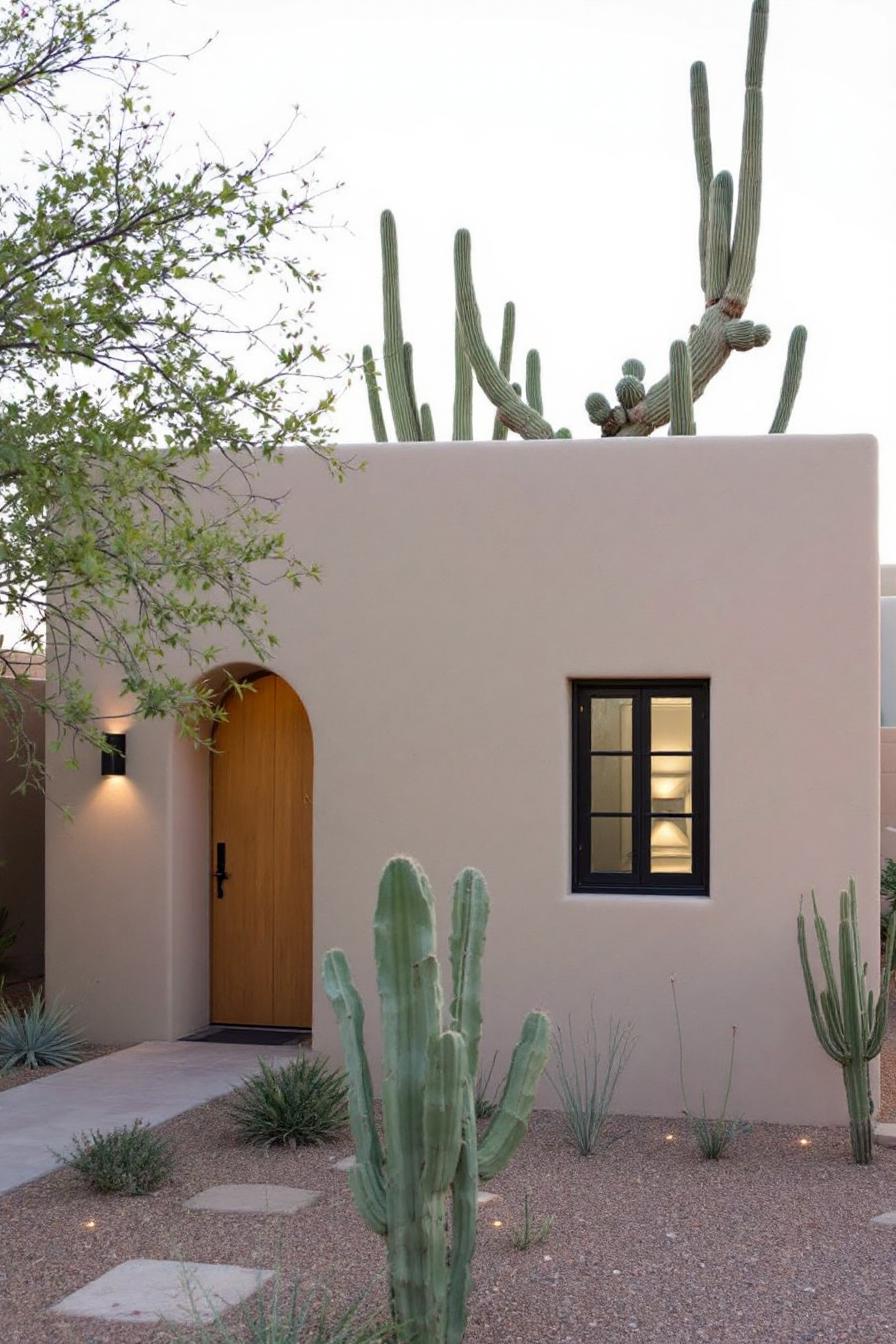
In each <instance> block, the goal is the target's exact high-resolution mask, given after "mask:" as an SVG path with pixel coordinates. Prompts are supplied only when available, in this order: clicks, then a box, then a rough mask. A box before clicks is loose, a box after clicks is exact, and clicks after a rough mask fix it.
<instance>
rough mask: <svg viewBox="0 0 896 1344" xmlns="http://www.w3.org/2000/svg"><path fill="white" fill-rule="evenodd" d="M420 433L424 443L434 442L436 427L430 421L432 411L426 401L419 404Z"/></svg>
mask: <svg viewBox="0 0 896 1344" xmlns="http://www.w3.org/2000/svg"><path fill="white" fill-rule="evenodd" d="M420 433H421V434H422V436H423V442H424V443H435V441H436V427H435V425H434V424H433V422H432V411H431V409H430V406H429V402H428V401H424V402H422V403H421V406H420Z"/></svg>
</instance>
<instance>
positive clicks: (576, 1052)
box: [547, 1000, 637, 1157]
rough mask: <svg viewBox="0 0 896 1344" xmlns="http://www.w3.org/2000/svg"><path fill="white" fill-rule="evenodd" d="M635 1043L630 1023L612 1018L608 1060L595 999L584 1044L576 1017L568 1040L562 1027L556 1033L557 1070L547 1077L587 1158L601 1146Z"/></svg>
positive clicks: (578, 1145)
mask: <svg viewBox="0 0 896 1344" xmlns="http://www.w3.org/2000/svg"><path fill="white" fill-rule="evenodd" d="M636 1039H637V1038H636V1037H635V1035H634V1034H633V1031H632V1027H631V1024H630V1023H625V1024H624V1023H621V1022H615V1021H614V1020H613V1018H610V1025H609V1029H608V1035H607V1054H606V1059H604V1056H603V1054H602V1051H601V1047H600V1041H599V1036H598V1030H597V1020H596V1018H595V1013H594V1001H593V1000H592V1003H591V1020H590V1022H589V1024H588V1027H587V1029H586V1031H585V1037H584V1041H583V1042H581V1043H580V1042H579V1041H577V1039H576V1036H575V1033H574V1031H573V1025H572V1015H570V1017H569V1018H568V1021H567V1033H566V1036H564V1033H563V1031H562V1030H561V1028H560V1027H557V1029H556V1032H555V1036H554V1067H553V1068H552V1069H550V1070H549V1071H548V1075H547V1077H548V1081H549V1083H550V1084H551V1086H552V1087H553V1089H554V1091H555V1092H556V1094H557V1096H558V1097H559V1099H560V1103H561V1105H562V1107H563V1114H564V1115H565V1116H566V1124H567V1128H568V1129H569V1132H570V1134H571V1136H572V1138H573V1141H574V1142H575V1145H576V1147H577V1148H578V1150H579V1152H580V1153H581V1155H582V1156H583V1157H590V1156H591V1155H592V1154H593V1153H594V1152H595V1151H596V1150H597V1148H598V1147H599V1146H600V1144H601V1141H602V1139H603V1137H604V1131H605V1129H606V1124H607V1118H608V1117H609V1114H610V1107H611V1106H612V1104H613V1094H614V1093H615V1091H616V1084H617V1083H618V1082H619V1079H620V1077H621V1075H622V1071H623V1069H624V1068H625V1066H626V1064H627V1063H628V1061H629V1058H630V1057H631V1053H632V1051H633V1050H634V1048H635V1043H636Z"/></svg>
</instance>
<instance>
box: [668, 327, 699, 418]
mask: <svg viewBox="0 0 896 1344" xmlns="http://www.w3.org/2000/svg"><path fill="white" fill-rule="evenodd" d="M669 405H670V421H669V433H670V434H696V433H697V429H696V426H695V425H694V388H693V383H692V373H691V352H690V350H688V343H687V341H673V342H672V344H671V346H670V347H669Z"/></svg>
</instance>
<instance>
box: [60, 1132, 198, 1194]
mask: <svg viewBox="0 0 896 1344" xmlns="http://www.w3.org/2000/svg"><path fill="white" fill-rule="evenodd" d="M61 1156H62V1160H63V1162H64V1163H65V1165H66V1166H67V1167H71V1169H72V1170H73V1171H77V1172H78V1173H79V1174H80V1175H81V1176H83V1177H84V1179H85V1181H87V1183H88V1185H89V1186H90V1187H91V1189H93V1190H96V1191H97V1193H98V1194H101V1195H148V1194H150V1193H151V1192H152V1191H153V1190H158V1188H159V1186H160V1185H164V1184H165V1182H166V1181H167V1180H168V1178H169V1176H170V1175H171V1169H172V1166H173V1157H172V1154H171V1148H170V1146H169V1145H168V1143H167V1141H166V1140H165V1139H163V1138H162V1137H161V1136H160V1135H158V1134H156V1133H154V1131H153V1130H151V1129H150V1128H149V1126H148V1125H146V1124H144V1122H143V1121H142V1120H135V1121H134V1123H133V1124H132V1125H122V1126H121V1127H120V1128H118V1129H110V1130H107V1131H106V1132H105V1133H103V1132H102V1131H101V1130H91V1131H90V1132H89V1133H87V1134H79V1135H77V1136H76V1137H75V1138H74V1139H73V1140H72V1150H71V1152H70V1153H63V1154H62V1155H61Z"/></svg>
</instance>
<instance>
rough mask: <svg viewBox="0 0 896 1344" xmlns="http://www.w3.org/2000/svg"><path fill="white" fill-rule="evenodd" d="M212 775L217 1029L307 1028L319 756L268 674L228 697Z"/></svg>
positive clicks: (295, 704)
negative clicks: (226, 1025) (230, 1025)
mask: <svg viewBox="0 0 896 1344" xmlns="http://www.w3.org/2000/svg"><path fill="white" fill-rule="evenodd" d="M225 708H226V710H227V718H226V720H223V721H222V722H220V723H218V724H217V725H216V727H215V734H214V740H215V751H214V752H213V753H212V757H211V762H212V764H211V772H212V834H211V850H212V862H211V870H212V883H211V1007H210V1020H211V1021H212V1022H226V1023H239V1024H244V1025H247V1026H277V1027H306V1028H310V1026H311V987H312V949H311V933H312V892H311V810H312V772H313V747H312V740H311V725H310V724H309V722H308V715H307V713H306V712H305V707H304V705H303V704H302V702H301V700H300V699H299V697H298V696H297V695H296V693H295V691H293V690H292V689H291V687H289V686H288V685H287V684H286V682H285V681H282V680H281V678H280V677H276V676H274V675H272V674H266V675H264V676H260V677H257V678H256V679H255V680H254V681H253V682H252V683H251V689H246V690H244V691H243V692H242V693H240V692H237V691H231V692H230V693H229V695H228V696H227V699H226V701H225Z"/></svg>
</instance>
